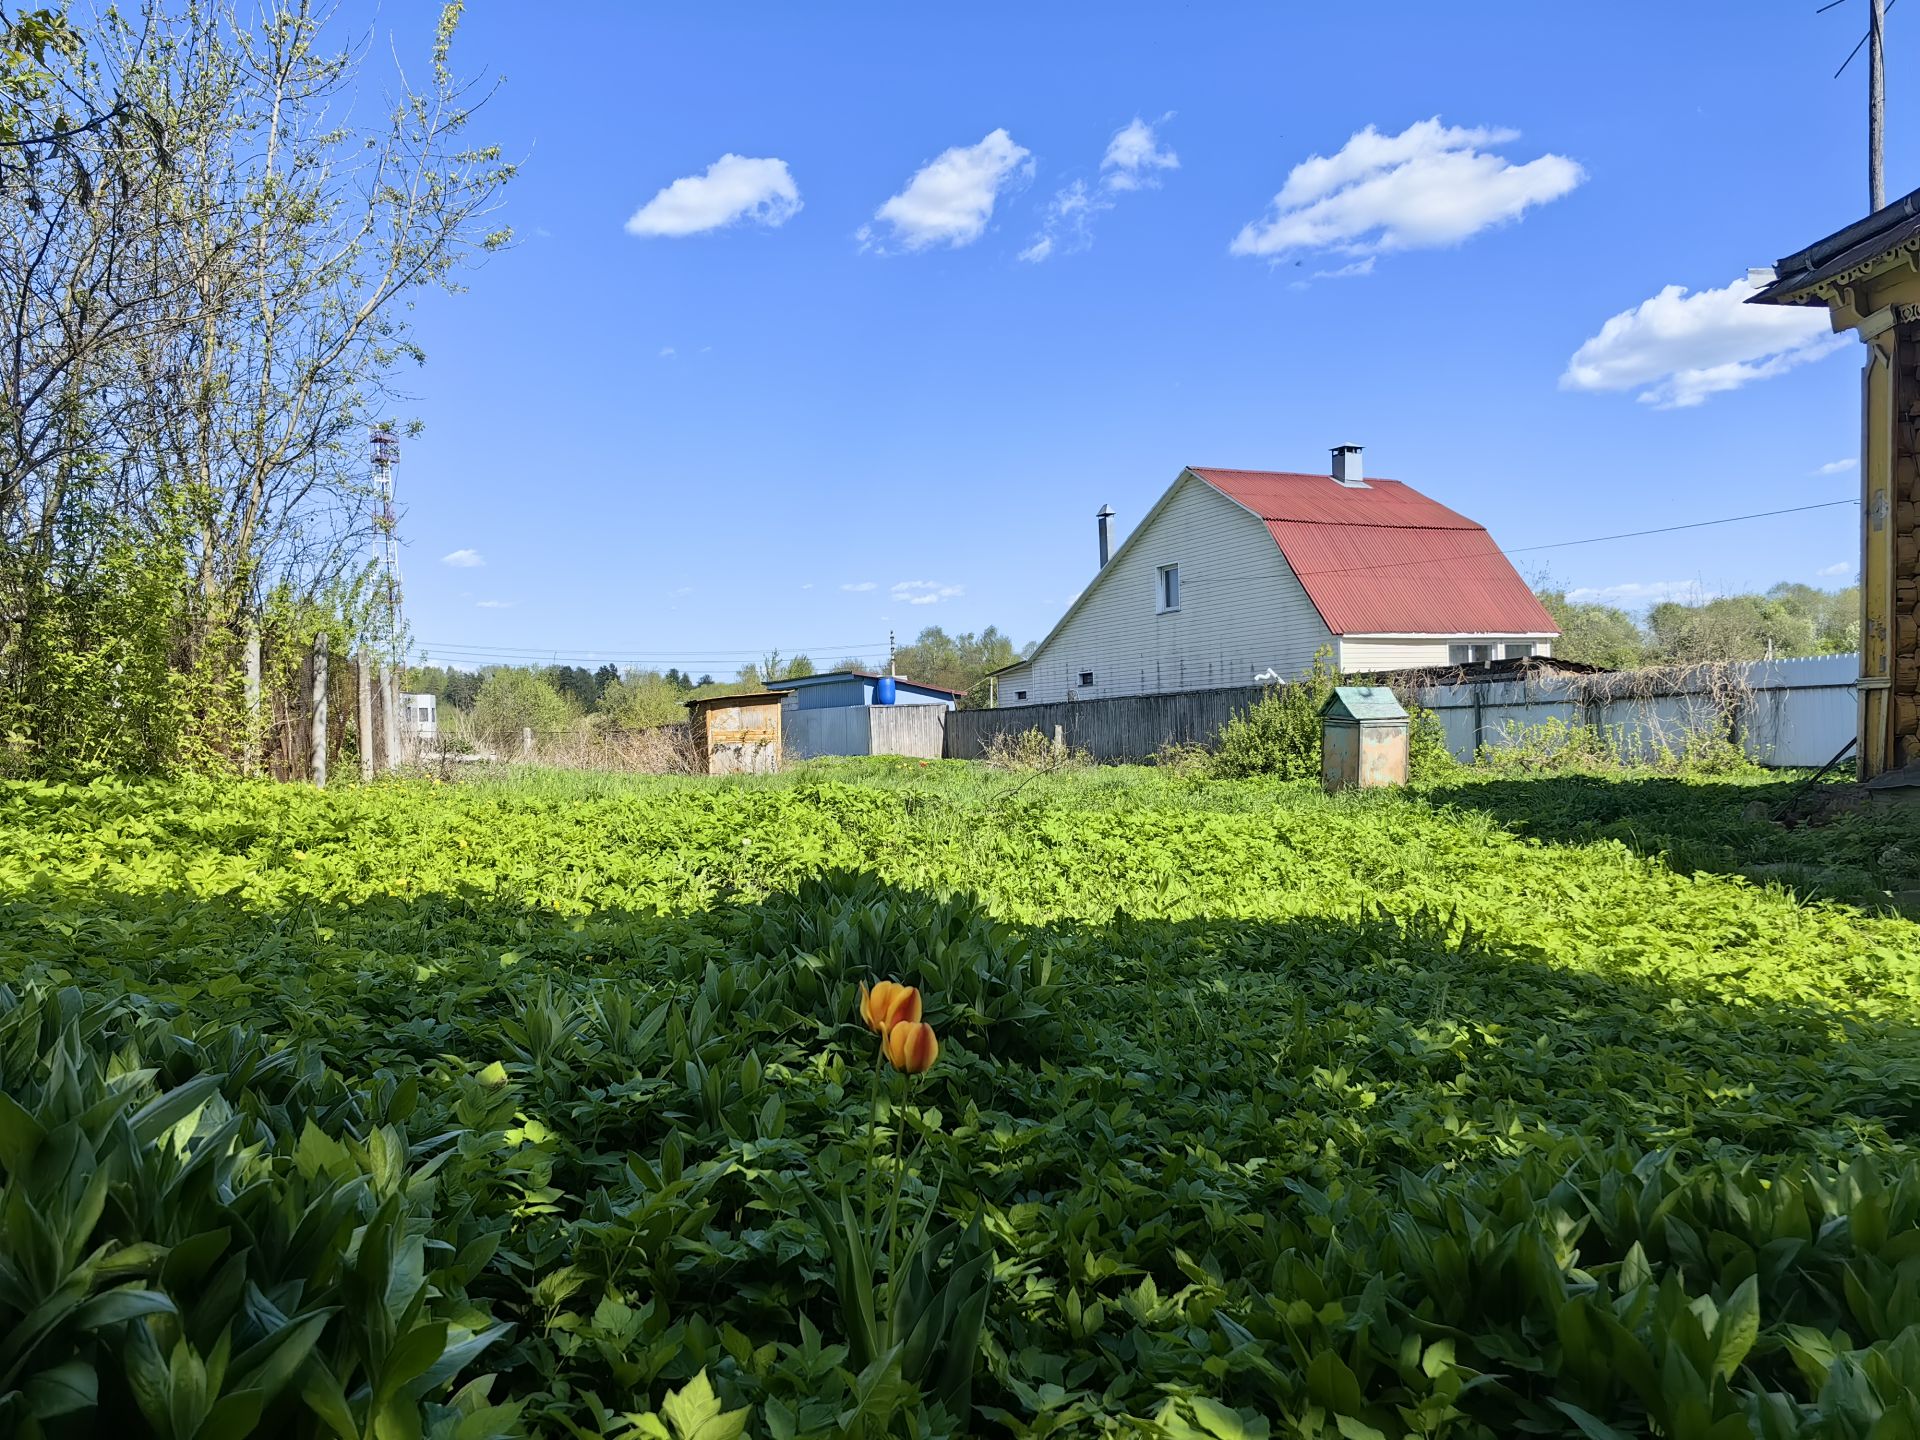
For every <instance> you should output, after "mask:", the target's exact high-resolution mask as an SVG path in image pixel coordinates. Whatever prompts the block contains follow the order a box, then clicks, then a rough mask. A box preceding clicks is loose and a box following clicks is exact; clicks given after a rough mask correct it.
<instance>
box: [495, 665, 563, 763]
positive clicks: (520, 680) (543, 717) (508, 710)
mask: <svg viewBox="0 0 1920 1440" xmlns="http://www.w3.org/2000/svg"><path fill="white" fill-rule="evenodd" d="M572 719H573V711H572V710H570V709H569V708H568V707H567V702H566V701H565V700H563V699H561V698H560V695H559V692H558V691H556V690H555V689H554V688H553V687H552V686H551V685H549V684H547V682H546V681H545V680H543V679H541V678H540V676H539V675H538V674H536V673H535V672H533V671H532V670H520V669H499V670H490V671H488V672H487V678H486V679H485V680H483V681H481V683H480V693H479V695H478V696H476V697H475V699H474V702H473V716H472V719H471V721H470V722H469V724H470V727H471V729H472V730H473V733H474V735H475V737H476V738H478V739H479V740H480V741H481V742H482V743H483V744H486V745H491V746H493V747H494V748H495V749H496V750H499V751H501V752H503V753H505V752H510V751H515V750H517V749H518V748H519V745H520V738H521V734H522V732H523V731H526V730H531V731H533V733H534V735H535V737H536V738H538V737H543V736H551V735H552V734H553V733H554V732H556V731H558V730H562V729H565V728H566V726H567V725H568V723H569V722H571V721H572Z"/></svg>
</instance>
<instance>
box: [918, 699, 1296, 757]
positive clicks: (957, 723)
mask: <svg viewBox="0 0 1920 1440" xmlns="http://www.w3.org/2000/svg"><path fill="white" fill-rule="evenodd" d="M1264 693H1265V691H1264V690H1263V689H1262V688H1261V687H1260V686H1258V685H1236V686H1233V687H1231V688H1229V689H1224V690H1181V691H1176V692H1174V693H1171V694H1165V695H1117V696H1115V697H1113V698H1112V699H1110V700H1074V701H1064V702H1060V703H1057V704H1052V705H1013V706H1008V707H1006V708H1004V709H999V710H956V711H954V712H953V713H952V714H951V715H949V716H947V749H946V753H947V757H948V758H949V759H959V760H978V759H979V758H980V756H981V754H982V753H983V752H984V751H985V750H986V747H987V745H988V743H989V742H990V741H992V739H993V738H994V737H995V736H996V735H1009V736H1011V735H1018V734H1021V733H1022V732H1024V731H1027V730H1038V731H1039V732H1040V733H1041V734H1042V735H1045V736H1047V737H1048V738H1049V739H1051V738H1052V736H1053V733H1054V729H1055V727H1056V726H1057V727H1058V728H1059V729H1060V731H1061V733H1062V737H1063V738H1064V739H1065V740H1066V742H1067V744H1069V745H1071V746H1072V747H1073V748H1074V749H1076V750H1084V751H1086V752H1087V753H1088V754H1089V755H1091V756H1093V758H1094V759H1096V760H1106V761H1112V762H1116V763H1120V762H1126V761H1140V760H1150V759H1152V758H1153V754H1154V752H1155V751H1156V750H1158V749H1159V748H1160V747H1161V746H1162V745H1166V744H1174V745H1191V744H1202V745H1206V744H1211V743H1212V742H1213V740H1214V737H1215V736H1217V735H1218V734H1219V733H1220V727H1221V726H1222V725H1224V724H1226V723H1227V721H1228V719H1230V718H1231V717H1232V716H1234V715H1237V714H1239V713H1240V712H1241V711H1242V710H1245V709H1246V708H1247V707H1248V706H1249V705H1251V704H1253V703H1254V702H1255V701H1257V700H1258V699H1259V698H1260V697H1261V695H1263V694H1264Z"/></svg>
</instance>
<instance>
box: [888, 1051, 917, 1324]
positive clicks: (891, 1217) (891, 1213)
mask: <svg viewBox="0 0 1920 1440" xmlns="http://www.w3.org/2000/svg"><path fill="white" fill-rule="evenodd" d="M914 1079H915V1077H914V1076H912V1075H909V1076H908V1077H907V1093H906V1094H905V1095H904V1096H902V1097H901V1102H900V1105H899V1106H898V1111H899V1113H898V1116H897V1117H896V1119H895V1120H894V1125H893V1199H892V1201H891V1202H890V1203H889V1204H888V1205H887V1323H888V1324H889V1325H891V1324H892V1323H893V1311H894V1302H895V1301H896V1300H897V1299H898V1298H899V1296H900V1272H899V1270H898V1269H896V1268H895V1266H894V1263H893V1242H894V1239H895V1237H896V1235H897V1234H898V1230H899V1220H900V1195H901V1192H902V1191H904V1190H905V1189H906V1188H907V1168H906V1148H907V1116H908V1113H909V1111H910V1110H911V1108H912V1105H911V1102H912V1099H913V1086H914Z"/></svg>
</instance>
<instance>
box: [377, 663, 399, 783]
mask: <svg viewBox="0 0 1920 1440" xmlns="http://www.w3.org/2000/svg"><path fill="white" fill-rule="evenodd" d="M380 700H381V703H382V704H383V705H384V706H385V707H386V715H385V717H384V718H385V720H386V724H385V725H384V726H382V727H381V728H382V729H384V730H385V731H386V739H387V773H388V774H392V773H393V772H394V771H396V770H398V769H399V768H400V672H399V671H398V670H396V669H395V668H394V667H393V666H392V665H389V664H387V663H386V662H384V661H382V662H381V665H380Z"/></svg>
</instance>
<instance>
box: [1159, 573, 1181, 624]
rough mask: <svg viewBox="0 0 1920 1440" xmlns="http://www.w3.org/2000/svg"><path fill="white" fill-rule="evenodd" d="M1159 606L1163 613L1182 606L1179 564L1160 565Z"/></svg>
mask: <svg viewBox="0 0 1920 1440" xmlns="http://www.w3.org/2000/svg"><path fill="white" fill-rule="evenodd" d="M1159 606H1160V613H1161V614H1162V615H1164V614H1166V613H1167V612H1168V611H1169V610H1178V609H1179V608H1180V567H1179V566H1178V565H1162V566H1161V567H1160V591H1159Z"/></svg>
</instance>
